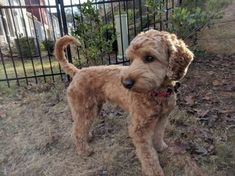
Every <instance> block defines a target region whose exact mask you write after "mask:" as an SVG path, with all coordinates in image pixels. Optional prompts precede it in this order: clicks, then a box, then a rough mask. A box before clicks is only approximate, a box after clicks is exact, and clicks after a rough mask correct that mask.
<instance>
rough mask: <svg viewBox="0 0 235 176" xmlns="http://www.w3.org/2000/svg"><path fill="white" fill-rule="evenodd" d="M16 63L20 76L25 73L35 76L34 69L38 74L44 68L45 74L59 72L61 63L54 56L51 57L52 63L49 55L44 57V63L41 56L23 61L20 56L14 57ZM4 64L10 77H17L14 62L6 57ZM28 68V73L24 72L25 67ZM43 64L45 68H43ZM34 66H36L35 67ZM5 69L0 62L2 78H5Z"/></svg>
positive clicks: (0, 77) (0, 75) (41, 72)
mask: <svg viewBox="0 0 235 176" xmlns="http://www.w3.org/2000/svg"><path fill="white" fill-rule="evenodd" d="M14 63H15V69H16V72H17V75H18V77H25V74H26V75H27V76H34V69H35V72H36V75H42V74H43V69H44V73H45V74H52V72H53V73H59V65H58V62H57V61H56V60H55V59H54V57H52V58H51V63H50V60H49V58H48V57H46V58H42V64H41V61H40V59H39V58H34V59H33V62H32V61H31V60H30V59H24V61H23V63H22V61H21V59H20V58H14ZM4 64H5V68H6V72H7V76H8V78H15V77H16V74H15V69H14V65H13V62H12V60H11V59H10V58H7V59H4ZM23 64H24V67H25V70H26V73H24V69H23V68H24V67H23ZM42 65H43V69H42ZM33 66H34V68H33ZM5 78H6V75H5V71H4V67H3V64H2V63H1V64H0V79H5Z"/></svg>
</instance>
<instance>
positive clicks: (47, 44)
mask: <svg viewBox="0 0 235 176" xmlns="http://www.w3.org/2000/svg"><path fill="white" fill-rule="evenodd" d="M42 44H43V46H44V48H45V49H46V50H47V51H48V54H49V56H53V52H54V46H55V41H53V40H44V41H43V42H42Z"/></svg>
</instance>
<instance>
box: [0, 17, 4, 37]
mask: <svg viewBox="0 0 235 176" xmlns="http://www.w3.org/2000/svg"><path fill="white" fill-rule="evenodd" d="M0 35H3V25H2V17H1V16H0Z"/></svg>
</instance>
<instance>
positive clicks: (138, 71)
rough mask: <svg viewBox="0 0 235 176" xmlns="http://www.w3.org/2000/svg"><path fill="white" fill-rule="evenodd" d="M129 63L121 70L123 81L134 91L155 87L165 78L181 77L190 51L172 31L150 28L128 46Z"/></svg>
mask: <svg viewBox="0 0 235 176" xmlns="http://www.w3.org/2000/svg"><path fill="white" fill-rule="evenodd" d="M127 57H128V58H129V60H130V62H131V65H130V66H129V67H128V68H127V69H124V70H123V72H122V78H121V80H122V84H123V86H124V87H126V88H127V89H130V90H132V91H136V92H148V91H151V90H153V89H158V88H159V87H160V86H161V85H162V83H163V82H164V81H165V80H170V81H178V80H180V79H181V78H183V77H184V75H185V74H186V72H187V68H188V66H189V65H190V63H191V61H192V60H193V53H192V52H191V51H190V50H189V49H188V48H187V46H186V45H185V43H184V42H183V41H182V40H179V39H178V38H177V37H176V35H175V34H170V33H168V32H160V31H156V30H149V31H147V32H142V33H140V34H138V35H137V36H136V37H135V38H134V39H133V40H132V41H131V43H130V46H129V47H128V49H127Z"/></svg>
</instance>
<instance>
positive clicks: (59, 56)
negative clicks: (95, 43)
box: [54, 35, 81, 77]
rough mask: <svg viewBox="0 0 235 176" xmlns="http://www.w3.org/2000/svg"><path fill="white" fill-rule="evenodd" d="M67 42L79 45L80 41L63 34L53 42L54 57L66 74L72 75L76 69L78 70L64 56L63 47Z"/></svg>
mask: <svg viewBox="0 0 235 176" xmlns="http://www.w3.org/2000/svg"><path fill="white" fill-rule="evenodd" d="M69 44H76V45H77V46H79V47H80V46H81V43H80V42H79V41H78V40H77V39H75V38H74V37H72V36H68V35H65V36H63V37H61V38H59V39H58V40H57V41H56V43H55V50H54V52H55V58H56V60H57V61H58V62H59V63H60V66H61V68H62V69H63V70H64V72H65V73H66V74H68V75H69V76H71V77H73V76H74V75H75V74H76V73H77V71H78V70H79V69H78V68H76V67H75V66H74V65H73V64H71V63H69V62H68V60H67V59H66V57H65V52H64V49H65V47H67V46H68V45H69Z"/></svg>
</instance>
